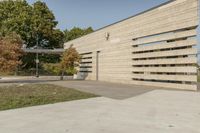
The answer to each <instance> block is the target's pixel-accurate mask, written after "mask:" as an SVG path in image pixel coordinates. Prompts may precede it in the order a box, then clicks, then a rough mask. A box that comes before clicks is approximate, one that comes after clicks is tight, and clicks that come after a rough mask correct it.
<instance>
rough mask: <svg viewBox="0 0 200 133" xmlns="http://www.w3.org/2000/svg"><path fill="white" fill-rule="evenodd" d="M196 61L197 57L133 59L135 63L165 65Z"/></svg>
mask: <svg viewBox="0 0 200 133" xmlns="http://www.w3.org/2000/svg"><path fill="white" fill-rule="evenodd" d="M194 63H197V58H196V57H187V58H172V59H167V58H165V59H155V60H138V61H133V65H164V64H166V65H168V64H194Z"/></svg>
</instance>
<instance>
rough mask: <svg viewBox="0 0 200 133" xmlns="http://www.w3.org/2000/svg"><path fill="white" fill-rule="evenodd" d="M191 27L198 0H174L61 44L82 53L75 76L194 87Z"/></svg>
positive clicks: (195, 22)
mask: <svg viewBox="0 0 200 133" xmlns="http://www.w3.org/2000/svg"><path fill="white" fill-rule="evenodd" d="M197 26H198V0H175V1H171V2H169V3H167V4H163V5H161V6H158V7H156V8H153V9H151V10H148V11H147V12H144V13H141V14H138V15H135V16H133V17H130V18H128V19H125V20H123V21H120V22H118V23H115V24H112V25H110V26H107V27H104V28H102V29H99V30H97V31H95V32H93V33H91V34H89V35H86V36H83V37H81V38H78V39H75V40H73V41H70V42H67V43H65V48H68V47H69V46H70V45H71V44H73V45H74V47H76V48H77V50H78V52H79V53H80V54H81V55H82V57H83V59H82V63H81V65H80V73H79V75H82V76H83V77H84V78H85V79H88V80H96V79H97V78H98V80H100V81H108V82H117V83H126V84H138V85H150V86H159V87H169V88H176V89H187V90H196V89H197V86H196V81H197V77H196V75H197V70H196V66H195V64H196V63H197V57H196V54H197V49H196V48H195V45H197V38H196V34H197V31H196V28H197ZM97 51H99V52H97ZM97 56H98V60H97ZM97 62H98V63H97ZM97 64H98V67H97Z"/></svg>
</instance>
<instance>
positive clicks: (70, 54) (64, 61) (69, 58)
mask: <svg viewBox="0 0 200 133" xmlns="http://www.w3.org/2000/svg"><path fill="white" fill-rule="evenodd" d="M80 59H81V57H80V55H79V53H78V52H77V51H76V49H75V48H73V45H71V46H70V47H69V48H68V49H66V51H65V52H64V53H63V56H62V58H61V63H60V65H61V69H62V76H61V79H63V75H64V71H66V70H72V69H73V70H74V69H75V67H76V66H78V64H79V62H80Z"/></svg>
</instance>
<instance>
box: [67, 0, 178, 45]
mask: <svg viewBox="0 0 200 133" xmlns="http://www.w3.org/2000/svg"><path fill="white" fill-rule="evenodd" d="M174 1H176V0H169V1H167V2H164V3H161V4H159V5H157V6H154V7H152V8H149V9H147V10H145V11H142V12H140V13H137V14H135V15H133V16H130V17H128V18H125V19H122V20H119V21H117V22H114V23H112V24H109V25H106V26H104V27H102V28H99V29H97V30H95V31H93V32H91V33H89V34H87V35H84V36H81V37H79V38H76V39H80V38H83V37H85V36H88V35H90V34H92V33H95V32H97V31H100V30H102V29H105V28H107V27H110V26H112V25H115V24H117V23H120V22H123V21H125V20H128V19H130V18H133V17H136V16H139V15H141V14H144V13H146V12H149V11H151V10H154V9H156V8H159V7H161V6H164V5H167V4H169V3H172V2H174ZM76 39H73V40H76ZM73 40H70V41H68V42H65V43H69V42H71V41H73ZM65 43H64V44H65Z"/></svg>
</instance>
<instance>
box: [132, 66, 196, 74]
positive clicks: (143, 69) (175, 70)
mask: <svg viewBox="0 0 200 133" xmlns="http://www.w3.org/2000/svg"><path fill="white" fill-rule="evenodd" d="M133 71H134V72H173V73H196V72H197V68H196V67H195V66H183V67H135V68H134V67H133Z"/></svg>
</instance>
